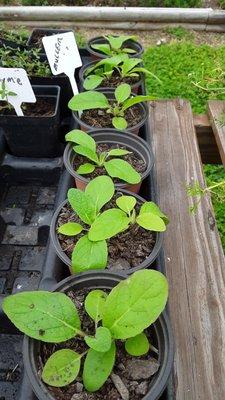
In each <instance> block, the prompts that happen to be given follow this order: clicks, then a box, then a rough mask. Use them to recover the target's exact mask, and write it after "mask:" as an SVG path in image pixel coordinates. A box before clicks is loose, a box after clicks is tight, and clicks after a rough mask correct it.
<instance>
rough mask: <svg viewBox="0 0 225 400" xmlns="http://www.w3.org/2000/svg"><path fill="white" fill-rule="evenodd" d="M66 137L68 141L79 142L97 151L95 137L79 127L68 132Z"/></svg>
mask: <svg viewBox="0 0 225 400" xmlns="http://www.w3.org/2000/svg"><path fill="white" fill-rule="evenodd" d="M65 139H66V141H67V142H73V143H77V144H79V145H81V146H83V147H87V148H88V149H90V150H91V151H93V152H95V151H96V143H95V141H94V139H93V138H92V137H91V136H90V135H88V133H86V132H83V131H81V130H79V129H74V130H73V131H70V132H68V133H67V134H66V136H65Z"/></svg>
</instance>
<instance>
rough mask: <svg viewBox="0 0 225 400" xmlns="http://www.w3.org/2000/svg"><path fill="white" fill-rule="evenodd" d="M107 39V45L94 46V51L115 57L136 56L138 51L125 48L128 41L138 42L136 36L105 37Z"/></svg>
mask: <svg viewBox="0 0 225 400" xmlns="http://www.w3.org/2000/svg"><path fill="white" fill-rule="evenodd" d="M103 37H104V38H105V39H106V42H107V43H102V44H92V45H91V47H92V49H94V50H97V51H100V52H101V53H103V54H106V55H107V56H110V57H112V56H115V55H117V54H122V53H125V54H134V53H136V51H135V50H134V49H131V48H129V47H125V46H124V43H126V42H127V41H128V40H132V41H134V42H135V41H136V40H137V38H136V36H134V35H132V36H126V35H121V36H111V35H108V36H103Z"/></svg>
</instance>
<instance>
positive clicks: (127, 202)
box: [116, 196, 137, 215]
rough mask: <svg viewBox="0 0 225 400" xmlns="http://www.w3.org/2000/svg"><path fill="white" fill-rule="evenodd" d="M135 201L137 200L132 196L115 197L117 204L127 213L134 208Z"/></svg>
mask: <svg viewBox="0 0 225 400" xmlns="http://www.w3.org/2000/svg"><path fill="white" fill-rule="evenodd" d="M136 203H137V200H136V199H135V197H133V196H120V197H118V199H116V204H117V206H118V207H119V208H120V209H121V210H123V211H125V213H126V214H128V215H130V212H131V211H132V210H133V209H134V207H135V205H136Z"/></svg>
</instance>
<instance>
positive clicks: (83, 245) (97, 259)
mask: <svg viewBox="0 0 225 400" xmlns="http://www.w3.org/2000/svg"><path fill="white" fill-rule="evenodd" d="M107 258H108V250H107V243H106V241H105V240H101V241H98V242H97V241H95V242H91V241H90V240H89V239H88V236H87V235H84V236H83V237H82V238H80V239H79V240H78V242H77V243H76V246H75V247H74V249H73V253H72V270H73V272H74V273H75V274H77V273H80V272H84V271H88V270H90V269H104V268H105V267H106V265H107Z"/></svg>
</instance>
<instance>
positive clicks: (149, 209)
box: [140, 201, 169, 225]
mask: <svg viewBox="0 0 225 400" xmlns="http://www.w3.org/2000/svg"><path fill="white" fill-rule="evenodd" d="M145 213H152V214H155V215H158V217H160V218H162V220H163V221H164V222H165V224H166V225H167V224H168V223H169V218H168V217H167V215H166V214H164V213H163V212H162V211H161V210H160V208H159V207H158V206H157V204H155V203H154V202H153V201H146V202H145V203H144V204H142V206H141V209H140V214H145Z"/></svg>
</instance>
